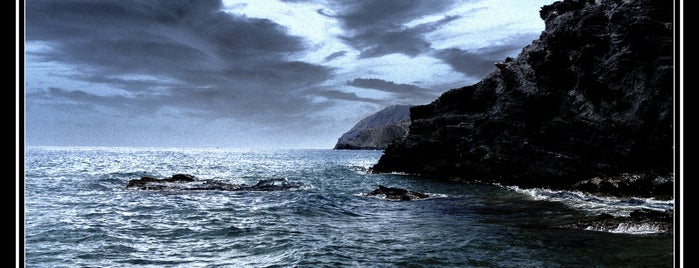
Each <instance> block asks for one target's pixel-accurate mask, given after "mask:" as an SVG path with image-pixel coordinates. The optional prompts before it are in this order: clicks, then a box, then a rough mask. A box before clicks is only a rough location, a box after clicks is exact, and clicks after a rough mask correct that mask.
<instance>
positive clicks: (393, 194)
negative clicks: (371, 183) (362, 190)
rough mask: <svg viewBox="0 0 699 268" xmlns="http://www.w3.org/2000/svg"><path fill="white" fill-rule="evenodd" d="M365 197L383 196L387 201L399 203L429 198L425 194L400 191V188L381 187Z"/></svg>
mask: <svg viewBox="0 0 699 268" xmlns="http://www.w3.org/2000/svg"><path fill="white" fill-rule="evenodd" d="M367 196H384V197H385V198H386V199H389V200H401V201H410V200H415V199H425V198H428V197H429V195H427V194H423V193H418V192H413V191H409V190H406V189H401V188H394V187H385V186H383V185H379V188H378V189H376V190H373V191H371V192H370V193H368V194H367Z"/></svg>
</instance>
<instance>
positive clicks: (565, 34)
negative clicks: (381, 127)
mask: <svg viewBox="0 0 699 268" xmlns="http://www.w3.org/2000/svg"><path fill="white" fill-rule="evenodd" d="M672 8H673V7H672V1H664V0H597V1H594V0H585V1H582V0H574V1H568V0H566V1H559V2H555V3H553V4H551V5H548V6H544V7H543V8H542V9H541V12H540V16H541V18H542V19H544V21H545V23H546V28H545V30H544V31H543V32H542V33H541V36H540V38H539V39H538V40H535V41H533V43H532V44H530V45H528V46H527V47H525V48H524V49H523V50H522V52H521V53H520V55H519V56H518V57H517V58H516V59H511V58H508V59H505V60H504V61H503V62H499V63H495V65H496V66H497V70H496V71H494V72H493V73H491V74H490V75H488V76H487V77H486V78H485V79H483V80H482V81H481V82H479V83H477V84H474V85H471V86H467V87H463V88H459V89H453V90H450V91H448V92H446V93H444V94H443V95H442V96H440V97H439V98H438V99H437V100H435V101H434V102H432V103H431V104H428V105H423V106H416V107H413V108H412V109H411V110H410V113H411V115H410V116H411V121H412V123H411V126H410V131H409V134H408V136H407V137H406V138H405V139H402V140H400V141H398V142H395V143H392V144H391V145H389V146H388V148H387V149H386V151H385V153H384V155H383V156H382V157H381V159H380V160H379V162H378V163H377V164H376V165H375V166H374V168H373V171H374V172H391V171H400V172H407V173H414V174H421V175H426V176H430V177H437V178H459V179H463V180H482V181H497V182H502V183H508V184H518V185H523V186H548V187H557V188H558V187H569V186H570V185H572V184H574V183H576V182H578V181H581V180H584V179H590V178H593V177H602V178H604V177H607V176H616V175H619V174H663V175H666V174H669V173H671V172H672V167H673V139H672V137H673V132H672V130H673V106H672V105H673V39H672V37H673V32H672V19H673V13H672V12H673V9H672Z"/></svg>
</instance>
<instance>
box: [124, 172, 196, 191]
mask: <svg viewBox="0 0 699 268" xmlns="http://www.w3.org/2000/svg"><path fill="white" fill-rule="evenodd" d="M193 181H194V176H192V175H187V174H175V175H172V177H170V178H164V179H156V178H153V177H148V176H145V177H141V178H140V179H135V180H129V182H128V184H126V188H139V189H144V190H158V189H162V188H163V185H162V183H175V182H193Z"/></svg>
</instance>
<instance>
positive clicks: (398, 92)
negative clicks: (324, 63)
mask: <svg viewBox="0 0 699 268" xmlns="http://www.w3.org/2000/svg"><path fill="white" fill-rule="evenodd" d="M346 85H348V86H353V87H358V88H366V89H373V90H378V91H383V92H387V93H392V94H394V95H395V96H396V98H395V99H397V100H400V102H401V103H417V102H422V101H424V99H428V98H433V97H435V92H432V91H430V90H428V89H425V88H421V87H418V86H415V85H409V84H396V83H393V82H391V81H386V80H381V79H375V78H369V79H366V78H355V79H354V80H352V81H347V83H346Z"/></svg>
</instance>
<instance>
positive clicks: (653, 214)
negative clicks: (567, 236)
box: [570, 209, 673, 234]
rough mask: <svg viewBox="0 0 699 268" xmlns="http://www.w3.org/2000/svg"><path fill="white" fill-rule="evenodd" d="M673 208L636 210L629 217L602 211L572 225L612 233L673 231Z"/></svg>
mask: <svg viewBox="0 0 699 268" xmlns="http://www.w3.org/2000/svg"><path fill="white" fill-rule="evenodd" d="M672 214H673V213H672V210H668V211H656V210H649V209H640V210H634V211H633V212H631V214H630V215H629V216H628V217H614V216H612V215H609V214H607V213H602V214H600V215H598V216H596V217H592V218H586V219H581V220H579V221H577V222H576V223H574V224H572V225H571V226H570V227H573V228H577V229H582V230H589V231H600V232H612V233H667V234H669V233H672Z"/></svg>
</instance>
